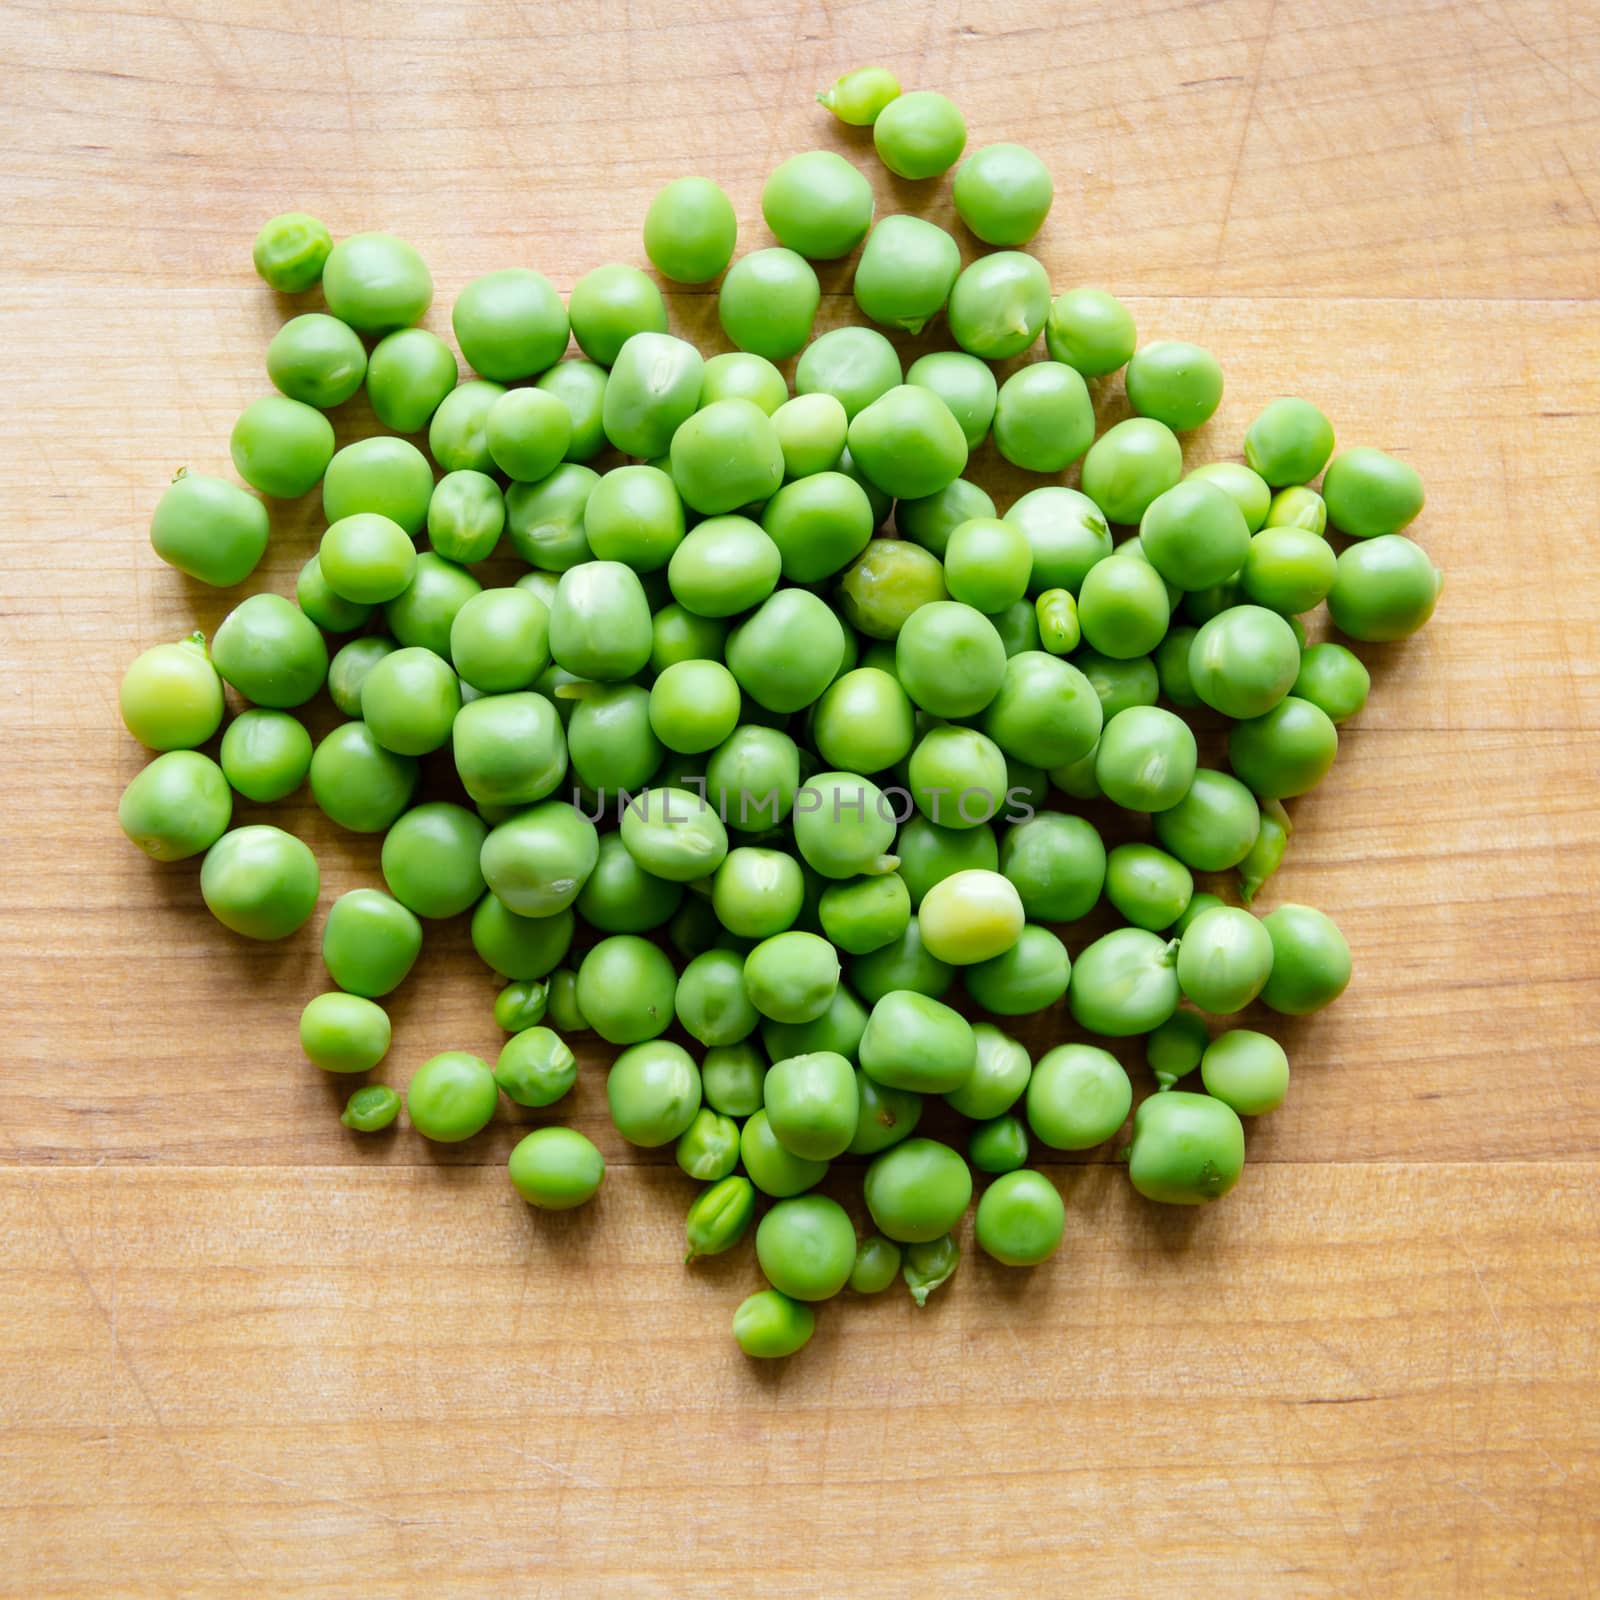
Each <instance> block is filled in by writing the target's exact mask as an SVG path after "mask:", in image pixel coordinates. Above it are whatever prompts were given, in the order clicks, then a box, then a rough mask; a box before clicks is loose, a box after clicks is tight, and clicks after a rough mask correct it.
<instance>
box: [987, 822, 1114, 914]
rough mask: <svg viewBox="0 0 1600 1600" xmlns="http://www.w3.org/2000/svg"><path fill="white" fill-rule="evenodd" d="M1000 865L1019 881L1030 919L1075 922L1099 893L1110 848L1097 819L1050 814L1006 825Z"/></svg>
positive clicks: (1007, 873)
mask: <svg viewBox="0 0 1600 1600" xmlns="http://www.w3.org/2000/svg"><path fill="white" fill-rule="evenodd" d="M1000 870H1001V871H1002V872H1003V873H1004V874H1005V875H1006V877H1007V878H1009V879H1010V880H1011V882H1012V883H1013V884H1015V885H1016V888H1017V892H1018V894H1019V896H1020V897H1021V900H1022V905H1023V909H1024V911H1025V912H1026V913H1027V915H1028V917H1029V918H1030V919H1032V920H1034V921H1039V922H1075V921H1077V919H1078V918H1079V917H1082V916H1086V915H1087V914H1088V913H1089V912H1090V911H1091V910H1092V909H1093V908H1094V905H1095V902H1096V901H1097V900H1099V898H1100V891H1101V889H1102V887H1103V886H1104V884H1105V876H1106V849H1105V846H1104V844H1102V843H1101V841H1100V835H1099V834H1098V833H1097V832H1096V831H1095V827H1094V824H1093V823H1091V822H1088V821H1087V820H1085V819H1084V818H1082V817H1070V816H1063V815H1060V814H1056V813H1050V814H1046V815H1042V816H1037V817H1033V818H1031V819H1030V820H1028V821H1027V822H1022V823H1019V824H1018V825H1017V826H1016V827H1014V828H1011V829H1010V830H1008V832H1007V834H1006V837H1005V841H1004V843H1003V844H1002V845H1001V849H1000Z"/></svg>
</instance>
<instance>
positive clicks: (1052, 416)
mask: <svg viewBox="0 0 1600 1600" xmlns="http://www.w3.org/2000/svg"><path fill="white" fill-rule="evenodd" d="M960 287H961V286H960V284H959V283H958V284H957V285H956V288H957V290H959V289H960ZM954 306H955V301H954V299H953V298H952V300H951V308H952V310H953V309H954ZM994 442H995V447H996V448H997V449H998V450H999V452H1000V454H1001V455H1002V456H1004V457H1005V458H1006V460H1007V461H1009V462H1011V463H1012V465H1013V466H1018V467H1023V468H1025V469H1026V470H1027V471H1029V472H1060V471H1061V470H1062V469H1063V468H1064V467H1067V466H1069V465H1070V464H1071V463H1072V462H1074V461H1076V460H1077V459H1078V457H1079V456H1081V455H1082V454H1083V453H1084V451H1085V450H1087V449H1088V448H1089V446H1090V445H1091V444H1093V443H1094V403H1093V402H1092V401H1091V400H1090V398H1089V389H1088V385H1087V384H1085V383H1084V381H1083V379H1082V378H1081V377H1080V376H1079V375H1078V374H1077V373H1076V372H1074V371H1073V369H1072V368H1071V367H1069V366H1067V365H1065V364H1064V363H1063V362H1060V361H1035V362H1034V363H1033V364H1032V365H1031V366H1026V367H1022V368H1020V369H1019V370H1018V371H1016V372H1014V373H1012V374H1011V376H1010V377H1009V378H1007V379H1006V381H1005V382H1004V383H1003V384H1001V385H1000V392H999V395H998V397H997V399H996V402H995V412H994Z"/></svg>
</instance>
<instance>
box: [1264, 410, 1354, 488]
mask: <svg viewBox="0 0 1600 1600" xmlns="http://www.w3.org/2000/svg"><path fill="white" fill-rule="evenodd" d="M1332 454H1333V424H1332V423H1331V422H1329V421H1328V419H1327V418H1326V417H1325V416H1324V415H1323V414H1322V412H1320V411H1319V410H1318V409H1317V408H1316V407H1315V406H1314V405H1312V404H1311V402H1310V401H1309V400H1299V399H1294V398H1287V399H1283V400H1274V401H1272V402H1271V403H1270V404H1269V405H1268V406H1267V407H1266V408H1265V409H1264V410H1263V411H1261V412H1260V413H1259V414H1258V415H1257V417H1256V419H1255V421H1254V422H1252V423H1251V424H1250V426H1249V427H1248V428H1246V429H1245V434H1244V458H1245V460H1246V461H1247V462H1248V463H1249V464H1250V467H1251V469H1252V470H1253V471H1255V472H1258V473H1259V474H1260V475H1261V477H1262V478H1263V479H1264V480H1265V481H1266V482H1267V483H1269V484H1270V485H1271V486H1272V487H1273V488H1274V489H1281V488H1283V487H1284V486H1285V485H1286V484H1294V483H1310V482H1311V480H1312V479H1313V478H1314V477H1316V475H1317V474H1318V473H1319V472H1321V471H1322V469H1323V468H1324V467H1325V466H1326V465H1327V463H1328V457H1329V456H1331V455H1332Z"/></svg>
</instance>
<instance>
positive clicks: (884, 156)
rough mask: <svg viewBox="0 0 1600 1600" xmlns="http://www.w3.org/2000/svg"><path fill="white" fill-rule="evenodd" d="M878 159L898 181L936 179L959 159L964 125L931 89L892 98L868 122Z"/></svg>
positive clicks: (962, 145)
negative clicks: (870, 122)
mask: <svg viewBox="0 0 1600 1600" xmlns="http://www.w3.org/2000/svg"><path fill="white" fill-rule="evenodd" d="M872 142H873V144H874V145H875V146H876V147H877V151H878V159H879V160H881V161H882V162H883V164H884V166H886V167H887V168H888V169H889V170H890V171H891V172H893V173H895V174H896V175H897V176H899V177H902V178H937V177H938V176H939V174H940V173H941V172H948V171H949V169H950V168H951V167H953V166H954V165H955V164H956V162H957V161H959V160H960V159H961V152H962V150H963V149H965V148H966V143H967V124H966V121H965V120H964V119H963V117H962V115H961V113H960V112H959V111H958V110H957V109H956V107H955V105H954V104H953V103H952V102H951V101H949V100H947V99H946V98H945V97H944V96H943V95H942V94H936V93H935V92H934V91H933V90H931V89H917V90H913V91H912V92H911V93H910V94H901V95H896V96H895V97H894V98H893V99H892V100H890V101H889V103H888V104H887V105H885V106H883V107H882V108H881V109H880V110H879V112H878V115H877V116H876V118H874V119H873V123H872Z"/></svg>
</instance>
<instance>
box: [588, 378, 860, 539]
mask: <svg viewBox="0 0 1600 1600" xmlns="http://www.w3.org/2000/svg"><path fill="white" fill-rule="evenodd" d="M625 470H634V471H640V472H644V471H648V470H650V469H648V468H642V467H641V468H635V469H625ZM617 476H619V474H617V473H611V474H609V475H608V476H607V478H606V479H605V480H603V482H602V486H601V487H602V488H603V487H604V486H605V485H606V484H608V483H609V482H610V481H611V479H612V478H615V477H617ZM672 478H673V482H674V483H676V484H677V486H678V488H679V490H680V491H681V492H682V495H683V498H684V500H685V502H686V503H687V504H689V505H690V506H692V507H693V508H694V509H695V510H696V511H699V512H701V513H702V514H704V515H708V516H714V515H717V514H718V513H721V512H728V511H733V510H735V509H737V508H738V507H739V506H742V505H748V504H749V503H750V502H751V501H755V500H765V499H766V498H767V496H768V495H771V494H773V493H774V491H775V490H777V488H778V485H779V484H780V483H782V481H783V449H782V446H781V445H780V444H779V443H778V434H777V430H776V429H775V428H774V427H773V425H772V421H771V419H770V418H769V417H768V416H767V414H766V412H764V411H763V410H762V409H761V407H760V406H758V405H755V404H754V403H753V402H751V401H749V400H741V399H732V400H714V401H712V402H711V404H710V405H708V406H706V407H704V408H703V409H702V410H700V411H697V412H696V413H695V414H694V415H693V416H692V417H690V418H689V419H688V420H687V421H686V422H684V423H683V425H682V426H681V427H680V428H679V429H678V431H677V432H676V433H675V434H674V435H673V436H672ZM844 481H846V482H848V480H844ZM852 487H854V486H853V485H852ZM856 492H857V493H858V494H859V493H860V491H859V490H857V491H856ZM596 498H598V492H597V495H596ZM862 501H863V505H862V511H863V515H865V514H866V510H867V508H866V505H865V496H862ZM594 504H595V500H594V499H591V501H590V506H591V508H592V507H593V506H594ZM867 531H868V533H869V534H870V533H871V528H870V527H869V528H868V530H867ZM680 537H681V534H680ZM862 542H863V543H865V542H866V541H865V539H863V541H862ZM590 543H591V544H594V543H595V536H594V533H593V531H592V530H591V532H590Z"/></svg>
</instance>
